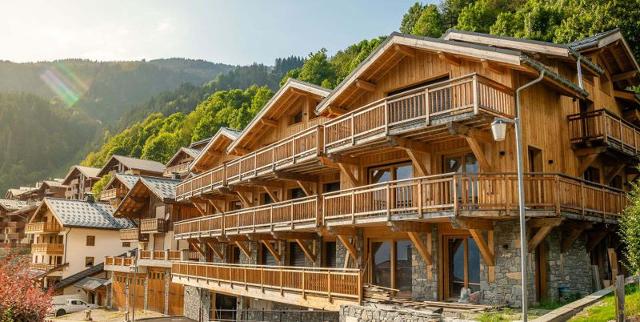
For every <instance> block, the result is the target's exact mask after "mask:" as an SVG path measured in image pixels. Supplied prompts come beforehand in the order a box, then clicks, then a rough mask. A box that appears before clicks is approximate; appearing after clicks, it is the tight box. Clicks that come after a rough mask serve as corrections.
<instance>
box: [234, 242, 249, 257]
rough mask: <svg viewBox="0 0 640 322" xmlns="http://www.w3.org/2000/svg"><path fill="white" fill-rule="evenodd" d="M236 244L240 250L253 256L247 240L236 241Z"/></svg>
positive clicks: (246, 254)
mask: <svg viewBox="0 0 640 322" xmlns="http://www.w3.org/2000/svg"><path fill="white" fill-rule="evenodd" d="M235 244H236V246H238V248H240V251H241V252H242V253H243V254H244V255H245V256H247V257H249V258H251V246H250V245H248V244H247V242H246V241H240V240H236V241H235Z"/></svg>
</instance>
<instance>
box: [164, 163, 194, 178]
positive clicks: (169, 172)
mask: <svg viewBox="0 0 640 322" xmlns="http://www.w3.org/2000/svg"><path fill="white" fill-rule="evenodd" d="M189 165H190V163H189V162H186V163H180V164H176V165H172V166H170V167H167V168H166V169H165V170H164V176H165V177H171V176H173V174H174V173H178V174H183V173H186V172H188V171H189Z"/></svg>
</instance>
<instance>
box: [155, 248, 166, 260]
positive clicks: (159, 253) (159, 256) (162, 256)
mask: <svg viewBox="0 0 640 322" xmlns="http://www.w3.org/2000/svg"><path fill="white" fill-rule="evenodd" d="M153 259H155V260H167V259H168V258H167V252H166V251H164V250H154V251H153Z"/></svg>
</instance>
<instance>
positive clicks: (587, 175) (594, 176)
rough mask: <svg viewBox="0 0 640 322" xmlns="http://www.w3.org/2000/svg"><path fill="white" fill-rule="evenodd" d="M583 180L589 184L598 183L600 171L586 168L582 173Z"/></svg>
mask: <svg viewBox="0 0 640 322" xmlns="http://www.w3.org/2000/svg"><path fill="white" fill-rule="evenodd" d="M583 178H584V180H587V181H589V182H595V183H600V169H598V168H594V167H588V168H587V170H586V171H585V172H584V175H583Z"/></svg>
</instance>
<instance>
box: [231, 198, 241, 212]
mask: <svg viewBox="0 0 640 322" xmlns="http://www.w3.org/2000/svg"><path fill="white" fill-rule="evenodd" d="M238 209H242V202H240V200H234V201H231V202H229V211H232V210H238Z"/></svg>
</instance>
